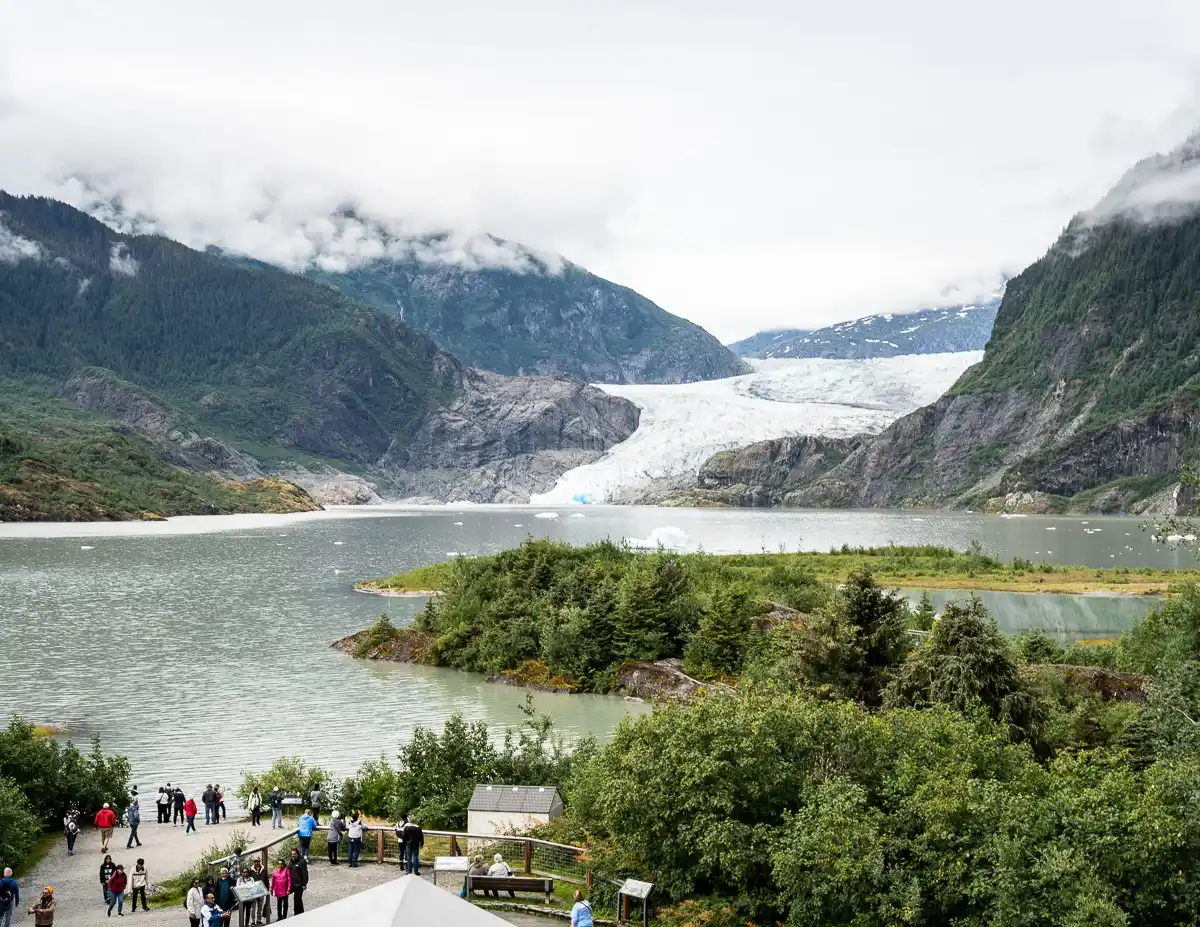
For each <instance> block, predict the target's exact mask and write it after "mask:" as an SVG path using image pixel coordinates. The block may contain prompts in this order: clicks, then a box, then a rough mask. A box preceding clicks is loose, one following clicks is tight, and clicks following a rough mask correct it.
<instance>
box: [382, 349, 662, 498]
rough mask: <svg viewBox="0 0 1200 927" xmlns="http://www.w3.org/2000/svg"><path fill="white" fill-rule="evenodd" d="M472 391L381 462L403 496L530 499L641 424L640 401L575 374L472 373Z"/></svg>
mask: <svg viewBox="0 0 1200 927" xmlns="http://www.w3.org/2000/svg"><path fill="white" fill-rule="evenodd" d="M462 385H463V390H462V392H461V394H460V395H459V396H458V398H457V399H456V400H455V401H454V402H453V403H451V404H450V405H449V406H447V407H446V408H444V409H441V410H439V411H437V412H436V413H434V414H433V415H431V416H430V417H429V418H428V419H427V420H426V421H425V422H424V424H423V425H422V427H421V428H420V429H419V430H418V431H417V433H416V434H415V435H413V436H412V437H410V438H408V439H406V440H405V441H404V442H397V443H396V444H395V445H394V446H393V447H391V448H389V449H388V452H387V453H386V454H385V455H384V456H383V458H382V459H381V460H380V461H379V464H378V469H379V470H380V471H381V472H382V473H383V474H385V475H386V476H387V478H388V479H389V480H390V482H391V483H392V484H393V485H394V486H395V487H396V490H397V491H398V492H399V493H400V494H401V495H402V496H432V497H434V498H437V499H443V500H461V501H469V502H528V501H529V497H530V495H531V494H532V493H538V492H545V491H546V490H547V489H549V488H550V487H551V486H553V485H554V483H555V482H556V481H557V480H558V478H559V477H560V476H561V475H562V474H563V473H565V472H566V471H567V470H569V469H571V468H573V467H578V466H581V465H583V464H586V463H591V462H592V461H593V460H596V459H598V458H599V457H600V456H601V455H603V453H604V452H605V451H606V450H608V449H609V448H610V447H612V446H613V445H614V444H617V443H619V442H621V441H624V440H625V439H626V438H628V437H629V436H630V435H631V434H633V432H634V431H635V430H636V429H637V426H638V416H639V412H638V408H637V406H635V405H634V404H633V403H631V402H629V401H628V400H626V399H621V398H619V397H616V396H610V395H608V394H607V393H605V392H603V391H602V390H599V389H596V388H595V387H594V386H588V385H587V384H584V383H581V382H580V381H579V380H576V379H575V378H573V377H567V376H557V377H505V376H500V375H499V374H494V373H488V372H484V371H478V370H470V371H466V372H465V373H464V376H463V378H462Z"/></svg>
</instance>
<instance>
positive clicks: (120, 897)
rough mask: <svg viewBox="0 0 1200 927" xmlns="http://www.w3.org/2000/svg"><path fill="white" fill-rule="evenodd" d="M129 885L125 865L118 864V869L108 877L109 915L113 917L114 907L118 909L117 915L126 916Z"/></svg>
mask: <svg viewBox="0 0 1200 927" xmlns="http://www.w3.org/2000/svg"><path fill="white" fill-rule="evenodd" d="M128 885H129V876H127V875H125V867H124V866H123V865H120V864H118V865H117V869H116V871H115V872H114V873H113V874H112V875H111V876H109V877H108V916H109V917H112V909H113V907H114V906H115V907H116V909H117V917H124V916H125V888H126V886H128Z"/></svg>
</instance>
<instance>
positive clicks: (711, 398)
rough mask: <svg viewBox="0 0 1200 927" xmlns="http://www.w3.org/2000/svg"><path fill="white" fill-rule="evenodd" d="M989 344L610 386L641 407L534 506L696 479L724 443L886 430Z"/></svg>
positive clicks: (665, 488)
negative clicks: (614, 441)
mask: <svg viewBox="0 0 1200 927" xmlns="http://www.w3.org/2000/svg"><path fill="white" fill-rule="evenodd" d="M982 357H983V352H982V351H962V352H957V353H947V354H917V355H905V356H900V357H887V358H873V359H870V360H826V359H821V358H808V359H803V360H755V361H752V362H751V363H752V365H753V367H754V372H753V373H750V374H746V375H744V376H740V377H728V378H726V379H723V380H708V381H705V382H700V383H684V384H669V385H650V384H637V385H621V386H616V385H602V386H601V387H600V388H601V389H603V390H605V391H606V392H608V393H612V394H613V395H615V396H623V397H625V398H626V399H628V400H629V401H630V402H632V403H634V404H635V405H636V406H638V407H639V408H640V409H641V410H642V415H641V420H640V424H639V425H638V428H637V430H636V431H635V432H634V433H633V435H632V436H630V437H629V438H628V439H626V440H625V441H623V442H621V443H620V444H618V445H615V446H614V447H612V448H611V449H610V450H609V451H608V452H607V453H606V454H605V455H604V457H602V458H601V459H600V460H598V461H596V462H595V463H591V464H587V465H586V466H582V467H576V468H575V469H574V470H568V471H567V472H566V473H565V474H563V475H562V477H560V478H559V480H558V483H557V484H556V485H555V486H554V488H553V489H551V490H550V491H549V492H546V493H542V494H540V495H535V496H534V497H533V498H532V499H531V500H530V502H531V503H533V504H535V505H562V504H566V503H571V502H580V503H600V502H629V501H637V500H639V499H644V498H647V497H648V496H650V495H653V494H656V493H660V492H664V493H665V492H669V491H671V490H673V489H682V488H686V487H690V486H692V485H694V482H695V477H696V474H697V473H698V472H699V470H700V466H701V465H702V464H703V463H704V462H705V461H706V460H708V458H709V457H711V456H712V455H713V454H715V453H717V452H718V451H723V450H729V449H731V448H735V447H742V446H744V445H746V444H751V443H753V442H755V441H763V440H766V439H768V438H779V437H784V436H787V435H822V436H827V437H849V436H851V435H856V434H862V433H871V434H875V433H878V432H880V431H882V430H883V429H884V428H885V427H887V426H888V425H889V424H891V423H892V422H893V421H895V420H896V419H897V418H899V417H900V416H902V415H905V414H907V413H908V412H911V411H913V410H914V409H917V408H919V407H921V406H923V405H927V404H929V403H931V402H933V401H934V400H935V399H937V398H938V397H939V396H941V395H942V393H944V392H945V391H946V390H947V389H948V388H949V387H950V386H951V384H953V383H954V381H955V380H957V379H958V377H959V376H960V375H961V374H962V372H963V371H964V370H966V369H967V368H968V367H970V366H971V365H972V364H975V363H978V361H979V360H980V359H981V358H982Z"/></svg>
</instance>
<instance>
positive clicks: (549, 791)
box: [467, 785, 562, 814]
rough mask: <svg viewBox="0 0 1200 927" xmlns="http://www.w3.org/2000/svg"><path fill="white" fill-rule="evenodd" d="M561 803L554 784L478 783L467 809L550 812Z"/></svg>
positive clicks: (532, 812) (520, 812)
mask: <svg viewBox="0 0 1200 927" xmlns="http://www.w3.org/2000/svg"><path fill="white" fill-rule="evenodd" d="M561 803H562V797H561V796H560V795H559V794H558V789H557V788H556V787H555V786H553V785H477V786H475V793H474V794H473V795H472V796H471V804H470V805H468V806H467V810H468V811H514V812H517V813H519V814H549V813H550V812H551V811H552V810H554V806H555V805H558V804H561Z"/></svg>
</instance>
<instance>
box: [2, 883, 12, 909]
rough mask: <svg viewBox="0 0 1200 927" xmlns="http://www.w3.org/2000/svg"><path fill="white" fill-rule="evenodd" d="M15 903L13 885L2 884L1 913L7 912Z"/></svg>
mask: <svg viewBox="0 0 1200 927" xmlns="http://www.w3.org/2000/svg"><path fill="white" fill-rule="evenodd" d="M12 903H13V893H12V885H11V883H9V882H0V911H7V910H8V909H9V908H10V907H11V906H12Z"/></svg>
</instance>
